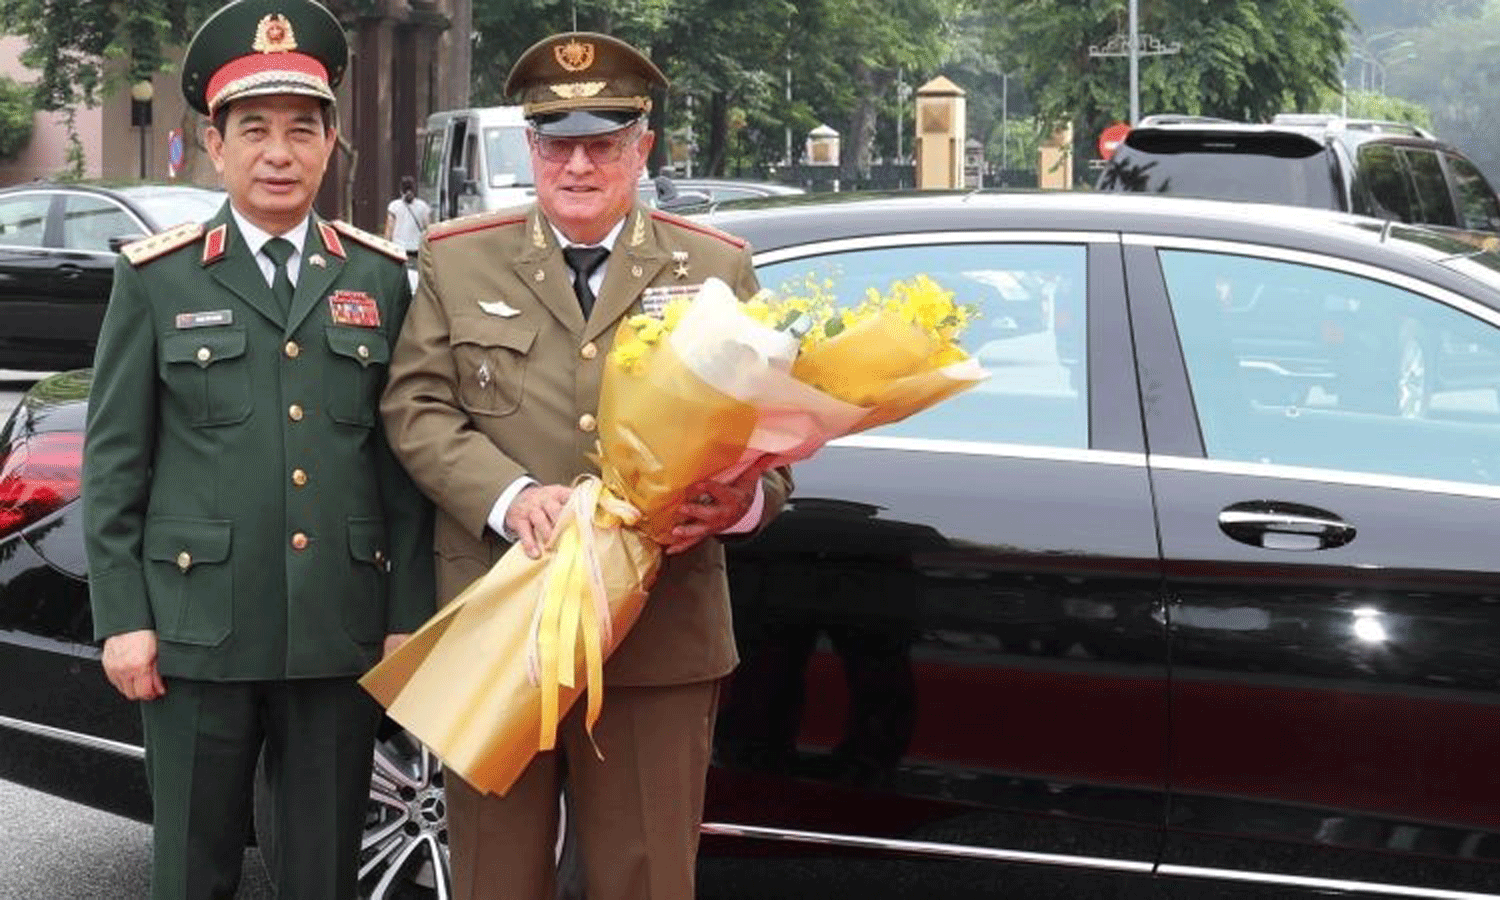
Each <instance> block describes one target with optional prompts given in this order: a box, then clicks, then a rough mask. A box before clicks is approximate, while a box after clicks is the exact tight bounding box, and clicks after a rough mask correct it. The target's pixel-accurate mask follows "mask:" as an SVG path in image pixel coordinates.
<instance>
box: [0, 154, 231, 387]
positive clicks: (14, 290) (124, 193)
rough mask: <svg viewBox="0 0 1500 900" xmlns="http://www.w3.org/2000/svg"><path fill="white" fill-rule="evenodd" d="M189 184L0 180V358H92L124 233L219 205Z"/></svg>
mask: <svg viewBox="0 0 1500 900" xmlns="http://www.w3.org/2000/svg"><path fill="white" fill-rule="evenodd" d="M223 202H224V193H223V192H222V191H217V190H209V189H206V188H199V187H193V186H191V185H158V184H140V185H132V186H129V187H118V188H108V187H98V186H90V185H83V184H61V183H60V184H48V183H33V184H24V185H19V186H16V187H12V188H6V189H5V190H0V368H13V369H62V368H73V367H76V366H87V365H91V364H92V363H93V361H94V342H95V341H97V340H98V337H99V323H100V322H102V321H103V320H104V306H105V304H106V303H108V302H109V290H110V286H111V285H112V284H113V282H114V268H115V251H116V250H118V249H119V247H120V245H121V244H123V243H128V242H129V241H132V240H135V239H136V238H142V237H146V236H147V235H150V234H154V233H156V232H158V231H164V230H166V229H168V228H171V227H172V226H174V225H180V224H182V223H183V222H201V221H203V220H205V219H207V218H209V217H211V216H212V215H213V214H214V213H215V212H217V211H218V209H219V206H220V205H221V204H223Z"/></svg>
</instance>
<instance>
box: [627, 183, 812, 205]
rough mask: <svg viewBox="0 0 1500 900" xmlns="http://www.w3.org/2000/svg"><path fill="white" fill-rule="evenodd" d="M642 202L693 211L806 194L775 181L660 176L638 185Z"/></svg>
mask: <svg viewBox="0 0 1500 900" xmlns="http://www.w3.org/2000/svg"><path fill="white" fill-rule="evenodd" d="M637 191H638V192H639V193H640V195H641V200H642V201H644V202H646V203H648V204H650V205H652V206H656V207H659V208H662V209H671V210H693V209H695V208H698V207H703V206H707V205H709V204H714V203H723V202H725V201H727V200H760V199H764V198H766V197H791V196H795V195H797V194H804V193H806V191H804V190H803V189H802V188H799V187H795V186H793V185H789V184H780V183H778V182H774V181H751V180H746V179H739V178H674V177H672V176H670V175H658V176H657V177H655V178H642V179H641V182H640V184H639V185H638V186H637Z"/></svg>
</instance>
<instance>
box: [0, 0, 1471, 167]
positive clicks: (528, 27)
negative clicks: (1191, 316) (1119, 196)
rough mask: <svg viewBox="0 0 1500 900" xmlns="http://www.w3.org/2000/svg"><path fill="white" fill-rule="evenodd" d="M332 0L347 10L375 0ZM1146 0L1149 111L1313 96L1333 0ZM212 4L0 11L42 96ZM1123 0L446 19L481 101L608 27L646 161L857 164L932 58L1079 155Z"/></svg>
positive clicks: (564, 7)
mask: <svg viewBox="0 0 1500 900" xmlns="http://www.w3.org/2000/svg"><path fill="white" fill-rule="evenodd" d="M327 2H328V5H329V6H330V8H332V9H333V10H334V11H335V13H338V14H342V15H344V16H346V17H348V16H352V15H357V14H358V13H360V12H368V11H371V10H373V9H374V8H375V6H376V5H377V0H327ZM1355 2H1374V0H1355ZM1389 2H1396V0H1389ZM1407 2H1409V3H1419V2H1426V3H1429V4H1437V5H1444V6H1445V7H1453V8H1459V7H1462V6H1464V5H1465V4H1466V3H1471V2H1478V0H1407ZM1140 3H1141V23H1142V29H1143V30H1144V31H1148V32H1151V33H1154V34H1156V35H1157V36H1158V37H1160V38H1162V39H1163V40H1167V41H1180V42H1181V44H1182V52H1181V53H1179V54H1177V55H1175V56H1165V57H1150V58H1147V59H1146V60H1144V61H1143V63H1142V66H1141V98H1142V109H1143V111H1146V112H1153V111H1163V110H1171V111H1176V112H1198V113H1209V114H1216V115H1223V116H1229V117H1235V118H1250V119H1258V118H1263V117H1265V116H1267V115H1269V114H1271V113H1274V112H1278V111H1280V110H1282V109H1291V108H1311V104H1313V103H1314V102H1315V101H1316V100H1317V99H1318V97H1319V96H1320V93H1321V92H1322V91H1324V90H1326V89H1327V88H1328V87H1331V86H1333V85H1336V84H1337V83H1338V73H1339V70H1340V66H1341V65H1342V62H1343V56H1344V52H1343V51H1344V43H1343V40H1344V39H1343V34H1344V29H1345V26H1346V25H1347V23H1348V21H1349V20H1348V15H1347V13H1346V12H1345V9H1344V3H1343V0H1140ZM219 5H221V2H220V0H131V2H129V3H120V2H118V0H71V2H68V3H61V2H57V0H0V23H3V24H4V25H5V26H6V28H7V29H8V30H9V31H10V32H11V33H13V34H18V35H21V36H23V37H25V38H26V39H27V41H28V43H29V46H30V49H29V50H28V51H27V53H26V55H25V57H24V61H25V62H27V64H28V65H31V66H32V67H33V68H35V69H36V70H37V71H38V72H39V73H40V76H39V80H38V82H37V101H38V105H39V106H40V107H41V108H44V109H64V108H69V107H71V106H74V105H77V104H79V103H89V102H95V101H97V99H98V98H99V96H100V93H101V91H102V90H103V88H104V85H105V79H106V78H107V77H113V76H109V75H107V73H119V76H118V77H121V78H122V79H126V80H133V79H137V78H140V77H143V76H146V75H149V74H151V73H154V72H157V71H161V70H163V69H167V68H171V67H172V65H173V64H174V63H175V62H176V60H175V59H167V58H165V55H164V54H166V53H167V50H166V49H165V48H169V47H174V46H178V45H180V44H181V42H183V41H185V40H186V38H187V37H188V36H189V32H190V29H191V27H192V26H193V25H195V24H196V23H198V22H201V21H202V20H203V18H205V17H206V16H207V14H208V13H209V12H211V11H212V10H213V9H215V8H217V7H218V6H219ZM1125 10H1126V0H738V2H736V3H726V2H723V0H473V21H472V23H462V22H459V23H455V25H454V27H455V28H456V29H460V33H463V34H468V35H469V36H470V39H471V40H472V41H473V45H474V54H473V83H472V86H471V87H472V91H471V95H472V97H473V98H474V101H473V102H475V103H476V104H498V103H502V102H504V100H505V98H504V96H503V86H504V81H505V77H506V74H507V73H508V72H509V70H510V66H511V64H512V63H513V62H514V61H515V59H516V58H517V57H518V56H519V55H520V53H521V52H522V51H523V50H524V49H525V48H526V47H528V46H530V45H531V44H532V43H534V42H535V41H537V40H539V39H540V38H542V37H544V36H546V35H548V34H551V33H555V32H558V31H563V30H569V29H572V28H575V27H576V28H578V29H581V30H590V31H599V32H604V33H609V34H614V35H616V36H618V37H621V38H623V39H625V40H627V41H630V42H631V43H632V44H635V45H636V46H638V47H640V48H642V49H643V50H644V51H645V52H647V53H648V54H649V55H650V56H651V58H652V59H653V61H655V62H656V64H657V65H658V66H659V67H660V68H662V70H663V71H664V72H665V73H666V75H667V76H668V78H669V79H670V80H671V82H672V89H671V91H670V93H669V94H668V95H667V96H666V98H665V99H664V102H663V103H661V104H660V105H659V106H658V108H657V109H656V110H655V111H654V113H653V126H654V127H655V128H656V129H657V131H658V133H659V134H662V135H663V136H664V137H665V138H666V139H665V140H662V141H660V142H659V145H658V146H659V150H658V152H657V154H656V157H655V159H654V160H653V165H654V166H659V165H660V164H661V163H662V162H663V161H664V159H665V157H666V154H667V152H668V149H669V145H671V144H674V143H676V144H678V145H683V144H686V145H688V146H691V147H692V148H693V156H692V159H693V160H694V165H695V170H696V172H697V173H699V174H706V173H713V174H725V173H727V174H750V173H763V172H764V171H765V170H766V169H767V168H768V167H770V166H772V165H775V164H777V163H780V162H783V161H786V160H785V157H786V156H787V155H788V153H787V151H788V144H790V150H791V154H790V155H791V156H792V157H793V158H795V157H796V156H798V155H799V153H800V148H801V145H802V142H803V140H804V138H805V136H806V135H807V133H808V131H810V130H811V129H812V128H813V127H815V126H817V125H819V124H827V125H829V126H831V127H833V128H834V129H836V130H838V131H839V132H840V134H841V135H842V136H843V141H842V160H841V162H842V169H843V172H842V173H841V174H842V176H843V177H844V179H845V180H846V181H853V182H855V183H858V181H859V178H860V176H861V175H862V174H863V173H864V172H865V171H867V170H868V169H869V167H870V166H871V165H872V164H873V163H874V162H875V161H876V160H879V159H882V158H886V159H889V158H891V157H893V156H895V155H897V151H898V147H897V144H898V138H897V134H898V127H897V122H898V120H899V121H900V122H901V127H900V129H899V131H900V132H901V138H900V141H899V143H900V144H901V146H900V148H899V150H900V151H901V154H902V155H905V154H909V153H910V150H911V139H910V132H911V130H912V129H911V123H913V121H914V115H913V110H912V102H911V97H910V95H909V92H905V93H904V92H903V90H902V86H903V85H904V86H907V87H908V88H910V87H915V86H919V85H921V84H923V83H925V82H927V81H929V80H930V79H932V78H933V77H935V76H937V75H947V76H948V77H949V78H951V79H952V80H954V81H955V82H956V83H958V84H959V86H960V87H962V88H963V89H964V90H965V92H966V96H967V98H968V107H969V124H970V134H971V135H972V136H973V137H976V138H978V139H979V140H980V141H981V142H983V143H986V144H988V145H991V146H994V147H996V148H998V146H999V131H1001V130H1004V131H1005V132H1006V138H1007V146H1006V155H1007V157H1009V156H1010V155H1011V154H1012V153H1013V152H1014V153H1016V154H1030V151H1029V150H1028V149H1026V148H1025V147H1020V146H1014V147H1013V146H1012V143H1013V142H1015V141H1017V140H1021V141H1027V142H1030V141H1033V140H1034V139H1035V136H1036V134H1037V132H1038V131H1040V130H1046V129H1044V126H1042V125H1040V124H1037V123H1052V122H1072V123H1074V125H1075V134H1076V135H1077V140H1078V142H1079V146H1080V150H1081V152H1077V153H1075V154H1074V156H1075V158H1076V159H1080V160H1084V159H1087V158H1088V157H1089V156H1091V155H1092V143H1093V136H1094V135H1095V134H1097V131H1098V129H1099V128H1100V127H1102V126H1103V125H1104V124H1105V123H1107V122H1109V121H1111V120H1114V119H1120V118H1124V117H1125V115H1126V113H1127V110H1128V106H1129V102H1128V96H1127V94H1128V91H1127V78H1126V63H1125V61H1124V60H1123V59H1096V58H1092V57H1090V56H1089V54H1088V48H1089V45H1091V44H1102V43H1104V42H1105V41H1107V40H1108V39H1109V37H1110V36H1111V35H1113V34H1115V33H1117V32H1120V31H1123V30H1124V28H1125ZM1002 93H1004V94H1005V95H1006V97H1005V100H1004V101H1003V102H1002V100H1001V94H1002ZM1012 121H1014V122H1015V123H1016V124H1015V125H1014V126H1012V125H1011V124H1010V123H1011V122H1012ZM1023 122H1026V123H1028V124H1022V123H1023ZM1017 135H1020V137H1017Z"/></svg>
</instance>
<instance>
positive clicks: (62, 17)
mask: <svg viewBox="0 0 1500 900" xmlns="http://www.w3.org/2000/svg"><path fill="white" fill-rule="evenodd" d="M224 2H225V0H129V2H125V3H121V2H119V0H67V2H58V0H0V27H3V28H4V29H5V32H6V33H7V34H14V35H19V36H20V37H23V38H25V39H26V44H27V49H26V50H25V52H24V53H22V54H21V62H23V63H25V64H26V65H27V66H29V67H30V68H32V69H35V70H36V71H37V72H38V73H39V75H38V78H37V81H36V83H35V86H34V92H35V98H36V105H37V107H38V108H40V109H46V110H62V109H68V108H71V107H75V106H79V105H93V104H96V103H98V102H99V100H100V97H101V95H102V92H104V91H105V90H106V88H107V87H108V82H109V79H110V77H111V73H117V74H116V75H115V77H117V78H119V79H120V80H121V81H122V82H123V83H125V84H129V83H132V82H136V81H140V80H141V79H144V78H150V77H151V76H152V75H153V74H155V73H157V72H161V71H170V70H172V69H174V68H175V66H176V64H177V62H178V60H177V59H169V58H167V54H168V53H169V52H171V50H172V48H176V47H180V46H182V45H183V44H184V43H186V41H187V40H188V38H190V37H191V36H192V31H193V29H194V28H196V27H197V25H198V24H200V23H201V22H203V20H204V19H206V18H208V16H209V14H210V13H212V12H213V11H214V10H215V9H218V8H219V7H220V6H223V5H224ZM375 2H376V0H324V3H325V5H326V6H328V7H329V9H331V10H333V12H334V13H335V14H340V13H356V12H360V11H366V10H368V9H370V8H372V7H373V5H374V3H375Z"/></svg>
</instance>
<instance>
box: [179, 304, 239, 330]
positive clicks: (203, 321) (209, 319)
mask: <svg viewBox="0 0 1500 900" xmlns="http://www.w3.org/2000/svg"><path fill="white" fill-rule="evenodd" d="M233 322H234V310H232V309H214V310H209V311H208V312H195V313H178V314H177V327H178V328H206V327H208V326H210V325H230V324H233Z"/></svg>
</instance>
